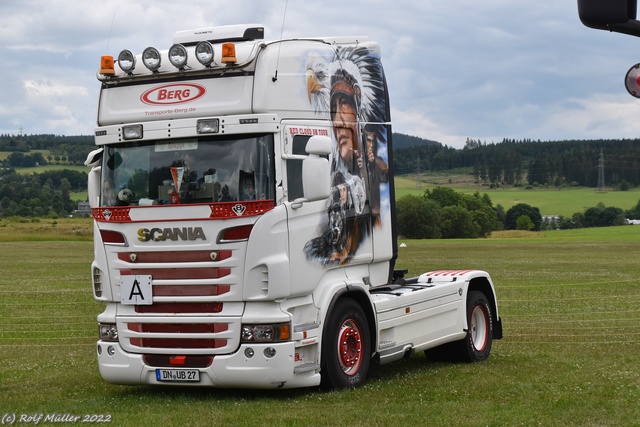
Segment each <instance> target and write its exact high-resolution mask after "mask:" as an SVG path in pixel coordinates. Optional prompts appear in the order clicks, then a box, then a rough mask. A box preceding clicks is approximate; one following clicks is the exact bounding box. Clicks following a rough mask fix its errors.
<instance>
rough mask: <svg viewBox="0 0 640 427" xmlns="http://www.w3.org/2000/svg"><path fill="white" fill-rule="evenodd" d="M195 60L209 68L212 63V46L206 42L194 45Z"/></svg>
mask: <svg viewBox="0 0 640 427" xmlns="http://www.w3.org/2000/svg"><path fill="white" fill-rule="evenodd" d="M196 58H197V59H198V62H199V63H201V64H202V65H204V66H205V67H209V66H211V63H212V62H213V45H212V44H211V43H209V42H208V41H201V42H200V43H198V44H197V45H196Z"/></svg>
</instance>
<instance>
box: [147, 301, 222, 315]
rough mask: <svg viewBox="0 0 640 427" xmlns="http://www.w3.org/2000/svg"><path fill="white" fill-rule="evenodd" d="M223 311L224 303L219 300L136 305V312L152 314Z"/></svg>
mask: <svg viewBox="0 0 640 427" xmlns="http://www.w3.org/2000/svg"><path fill="white" fill-rule="evenodd" d="M221 311H222V303H219V302H204V303H199V302H193V303H189V302H186V303H185V302H164V303H155V304H152V305H136V313H140V314H151V313H158V314H160V313H162V314H178V313H180V314H193V313H202V314H212V313H220V312H221Z"/></svg>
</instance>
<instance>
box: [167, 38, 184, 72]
mask: <svg viewBox="0 0 640 427" xmlns="http://www.w3.org/2000/svg"><path fill="white" fill-rule="evenodd" d="M187 57H188V55H187V49H185V47H184V46H182V45H181V44H174V45H173V46H171V48H169V62H171V64H173V66H174V67H176V68H178V69H180V70H182V69H183V68H184V66H185V65H187Z"/></svg>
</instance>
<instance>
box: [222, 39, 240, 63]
mask: <svg viewBox="0 0 640 427" xmlns="http://www.w3.org/2000/svg"><path fill="white" fill-rule="evenodd" d="M222 62H224V63H225V64H235V63H236V62H238V60H237V59H236V45H235V44H233V43H223V44H222Z"/></svg>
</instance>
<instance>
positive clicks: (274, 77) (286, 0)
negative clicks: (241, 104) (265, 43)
mask: <svg viewBox="0 0 640 427" xmlns="http://www.w3.org/2000/svg"><path fill="white" fill-rule="evenodd" d="M288 4H289V0H285V2H284V13H283V14H282V28H280V41H281V42H282V35H283V34H284V21H285V18H286V17H287V5H288ZM280 49H282V43H279V44H278V59H277V60H276V74H275V75H274V76H273V77H272V78H271V80H272V81H273V82H274V83H275V82H276V81H277V80H278V67H280Z"/></svg>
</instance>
